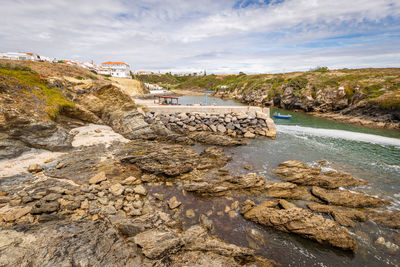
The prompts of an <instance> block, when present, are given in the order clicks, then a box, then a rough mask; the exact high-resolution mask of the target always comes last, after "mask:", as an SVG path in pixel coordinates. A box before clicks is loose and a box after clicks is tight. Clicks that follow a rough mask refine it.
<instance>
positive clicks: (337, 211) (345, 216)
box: [307, 203, 367, 226]
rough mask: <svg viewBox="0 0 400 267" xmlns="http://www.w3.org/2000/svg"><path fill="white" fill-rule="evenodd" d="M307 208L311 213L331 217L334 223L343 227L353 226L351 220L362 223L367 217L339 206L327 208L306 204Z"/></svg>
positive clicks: (327, 206) (320, 205) (359, 212)
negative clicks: (324, 214)
mask: <svg viewBox="0 0 400 267" xmlns="http://www.w3.org/2000/svg"><path fill="white" fill-rule="evenodd" d="M307 206H308V208H309V209H310V210H312V211H316V212H321V213H327V214H330V215H332V216H333V218H334V219H335V221H336V222H337V223H339V224H340V225H343V226H354V222H353V221H352V220H357V221H360V222H364V221H366V220H367V215H366V214H365V213H364V212H362V211H359V210H356V209H352V208H346V207H340V206H329V205H323V204H317V203H310V204H307Z"/></svg>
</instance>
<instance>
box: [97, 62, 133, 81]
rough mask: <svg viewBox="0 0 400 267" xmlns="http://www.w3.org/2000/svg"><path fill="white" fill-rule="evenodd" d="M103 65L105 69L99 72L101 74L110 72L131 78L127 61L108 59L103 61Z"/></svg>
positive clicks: (120, 76)
mask: <svg viewBox="0 0 400 267" xmlns="http://www.w3.org/2000/svg"><path fill="white" fill-rule="evenodd" d="M101 66H102V67H103V70H102V71H100V72H99V73H100V74H110V75H111V76H114V77H119V78H131V70H130V67H129V65H128V64H126V63H125V62H113V61H107V62H103V63H101Z"/></svg>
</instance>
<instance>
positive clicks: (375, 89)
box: [137, 67, 400, 110]
mask: <svg viewBox="0 0 400 267" xmlns="http://www.w3.org/2000/svg"><path fill="white" fill-rule="evenodd" d="M137 78H138V79H140V80H141V81H143V82H149V83H157V84H161V85H163V86H164V87H166V88H170V89H206V90H214V91H216V92H220V93H221V92H223V93H225V94H233V95H244V94H249V93H251V92H252V91H258V92H263V93H260V94H259V95H260V96H263V97H264V98H265V99H262V100H263V101H264V102H268V101H272V100H273V99H274V98H276V97H282V96H283V95H284V94H285V90H286V89H287V88H291V90H292V91H293V94H294V95H295V96H296V97H298V98H299V99H303V98H307V97H308V98H310V99H311V98H312V99H314V100H315V99H316V97H317V96H318V94H319V93H321V92H322V91H324V90H333V91H335V90H337V89H339V88H341V90H344V92H345V95H346V97H347V99H348V101H349V104H351V103H353V102H358V101H359V100H367V101H370V102H371V103H377V104H379V105H380V106H381V107H382V108H387V109H392V108H395V109H399V110H400V69H399V68H384V69H372V68H368V69H340V70H328V68H326V67H318V68H316V69H314V70H310V71H306V72H293V73H280V74H258V75H246V74H243V73H242V74H239V75H206V76H193V75H192V76H176V75H171V74H162V75H161V74H153V75H141V76H138V77H137ZM381 96H382V97H381Z"/></svg>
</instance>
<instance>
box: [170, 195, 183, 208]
mask: <svg viewBox="0 0 400 267" xmlns="http://www.w3.org/2000/svg"><path fill="white" fill-rule="evenodd" d="M181 204H182V202H179V201H178V200H177V199H176V196H173V197H171V198H170V199H169V200H168V206H169V208H170V209H176V208H177V207H179V206H180V205H181Z"/></svg>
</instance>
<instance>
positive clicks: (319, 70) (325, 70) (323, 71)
mask: <svg viewBox="0 0 400 267" xmlns="http://www.w3.org/2000/svg"><path fill="white" fill-rule="evenodd" d="M311 70H312V71H313V72H321V73H326V72H328V71H329V69H328V67H316V68H314V69H311Z"/></svg>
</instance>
